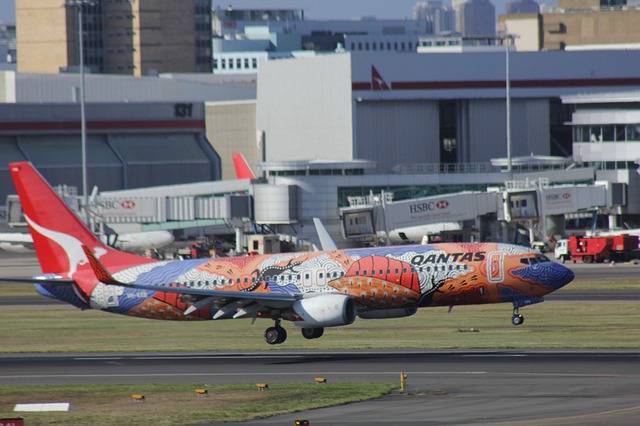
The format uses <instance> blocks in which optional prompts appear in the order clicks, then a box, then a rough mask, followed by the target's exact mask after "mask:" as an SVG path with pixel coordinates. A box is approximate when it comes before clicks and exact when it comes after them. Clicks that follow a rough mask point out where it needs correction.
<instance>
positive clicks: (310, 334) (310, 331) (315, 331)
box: [302, 327, 324, 339]
mask: <svg viewBox="0 0 640 426" xmlns="http://www.w3.org/2000/svg"><path fill="white" fill-rule="evenodd" d="M323 334H324V328H322V327H320V328H303V329H302V337H304V338H305V339H318V338H320V337H322V335H323Z"/></svg>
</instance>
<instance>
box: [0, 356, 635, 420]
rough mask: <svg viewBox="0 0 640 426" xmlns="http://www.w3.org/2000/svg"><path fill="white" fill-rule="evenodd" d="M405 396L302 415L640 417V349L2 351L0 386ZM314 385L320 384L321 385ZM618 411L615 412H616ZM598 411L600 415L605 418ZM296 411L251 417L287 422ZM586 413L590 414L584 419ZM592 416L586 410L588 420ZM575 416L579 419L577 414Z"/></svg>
mask: <svg viewBox="0 0 640 426" xmlns="http://www.w3.org/2000/svg"><path fill="white" fill-rule="evenodd" d="M401 371H404V372H406V373H407V374H408V376H409V379H408V382H409V389H410V394H409V395H390V396H387V397H385V398H382V399H381V400H377V401H370V402H365V403H358V404H352V405H347V406H341V407H334V408H328V409H321V410H315V411H311V412H309V413H303V417H304V418H307V419H309V420H312V424H313V425H317V424H336V425H337V424H340V425H341V424H356V423H361V424H398V423H407V424H409V423H413V424H416V422H419V424H470V423H481V422H484V423H492V424H493V423H499V422H502V421H508V422H513V421H516V420H518V421H519V420H531V421H534V423H532V424H546V421H544V420H543V419H549V418H558V417H567V416H571V417H572V418H573V419H574V420H573V421H574V422H573V423H571V422H569V423H553V422H551V423H548V424H589V422H588V421H586V420H588V418H587V419H585V418H583V417H575V416H584V415H590V416H591V415H592V413H595V412H599V413H605V412H610V411H615V413H614V414H611V413H609V414H601V415H599V416H596V417H594V418H597V419H599V420H601V421H603V420H606V419H607V418H609V417H610V416H614V417H612V418H615V420H616V424H626V423H628V424H632V423H633V422H637V418H638V417H637V416H638V415H640V352H638V351H615V352H608V351H499V352H496V351H453V352H452V351H427V352H424V351H390V352H389V351H375V352H355V353H353V352H350V353H345V352H327V353H309V352H266V353H257V354H207V353H194V354H113V355H99V356H98V355H88V354H76V355H32V356H30V355H20V356H15V355H14V356H2V357H0V384H3V385H16V384H70V383H76V384H93V383H106V384H108V383H129V384H142V383H188V384H191V383H192V384H223V383H261V382H265V383H291V382H308V381H311V380H312V379H313V377H315V376H324V377H327V379H328V380H329V382H330V383H331V382H337V381H344V382H388V383H397V382H398V378H399V373H400V372H401ZM318 386H320V385H318ZM619 410H622V411H619ZM603 416H604V417H603ZM300 417H301V414H295V415H289V416H282V417H279V418H274V419H267V420H263V421H261V422H257V423H255V424H292V423H293V419H295V418H300ZM588 417H589V416H588ZM589 418H590V417H589ZM576 419H578V420H576Z"/></svg>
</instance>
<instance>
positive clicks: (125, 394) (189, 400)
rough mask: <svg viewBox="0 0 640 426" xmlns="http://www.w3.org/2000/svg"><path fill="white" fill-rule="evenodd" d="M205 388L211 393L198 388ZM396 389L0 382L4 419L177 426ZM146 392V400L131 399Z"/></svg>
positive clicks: (369, 396) (237, 418)
mask: <svg viewBox="0 0 640 426" xmlns="http://www.w3.org/2000/svg"><path fill="white" fill-rule="evenodd" d="M196 388H205V389H207V390H208V391H209V395H208V396H206V397H198V396H197V395H196V394H195V392H194V390H195V389H196ZM392 389H393V386H392V385H387V384H378V383H375V384H373V383H371V384H350V383H329V384H326V385H318V384H314V383H307V384H295V385H294V384H280V385H278V384H274V385H270V386H269V389H268V390H266V391H259V390H257V389H256V387H255V385H224V386H221V385H213V386H212V385H204V386H203V385H197V386H196V385H194V386H188V385H140V386H131V385H91V386H87V385H69V386H4V387H0V418H3V417H16V416H19V417H24V419H25V423H26V424H27V425H29V426H33V425H65V426H74V425H87V424H93V425H101V426H102V425H124V424H131V425H158V426H162V425H177V424H190V423H196V422H222V421H243V420H252V419H256V418H261V417H270V416H274V415H278V414H285V413H291V412H296V411H301V410H309V409H313V408H320V407H328V406H332V405H340V404H346V403H350V402H357V401H364V400H367V399H372V398H378V397H380V396H383V395H385V394H387V393H389V392H390V391H391V390H392ZM133 393H139V394H143V395H145V401H144V402H135V401H133V400H132V399H131V398H130V395H131V394H133ZM25 402H70V403H71V406H72V410H71V411H70V412H67V413H39V414H34V413H14V412H12V410H13V406H14V404H16V403H25Z"/></svg>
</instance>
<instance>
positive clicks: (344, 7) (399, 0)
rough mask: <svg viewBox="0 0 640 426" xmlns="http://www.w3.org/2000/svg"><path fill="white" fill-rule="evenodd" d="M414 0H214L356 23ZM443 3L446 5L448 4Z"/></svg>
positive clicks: (11, 3)
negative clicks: (286, 9)
mask: <svg viewBox="0 0 640 426" xmlns="http://www.w3.org/2000/svg"><path fill="white" fill-rule="evenodd" d="M506 1H507V0H492V2H493V4H494V5H496V8H497V10H498V13H501V12H503V11H504V3H505V2H506ZM415 3H416V0H227V1H221V0H214V1H213V4H214V5H216V6H221V7H226V6H227V5H229V4H231V5H232V6H235V7H237V8H249V7H263V8H278V7H285V8H289V7H297V8H302V9H304V10H305V16H306V17H307V19H329V18H342V19H357V18H361V17H363V16H376V17H378V18H408V17H410V16H411V9H413V5H414V4H415ZM443 3H445V4H450V1H449V0H444V1H443ZM0 21H2V22H14V21H15V0H0Z"/></svg>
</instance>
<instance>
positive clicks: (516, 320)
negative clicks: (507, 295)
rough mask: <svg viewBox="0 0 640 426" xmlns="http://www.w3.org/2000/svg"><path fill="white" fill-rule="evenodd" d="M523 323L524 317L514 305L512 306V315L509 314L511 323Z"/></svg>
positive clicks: (516, 324)
mask: <svg viewBox="0 0 640 426" xmlns="http://www.w3.org/2000/svg"><path fill="white" fill-rule="evenodd" d="M522 323H524V317H523V316H522V314H520V313H519V310H518V308H517V307H516V306H514V307H513V315H512V316H511V324H513V325H515V326H518V325H522Z"/></svg>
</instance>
